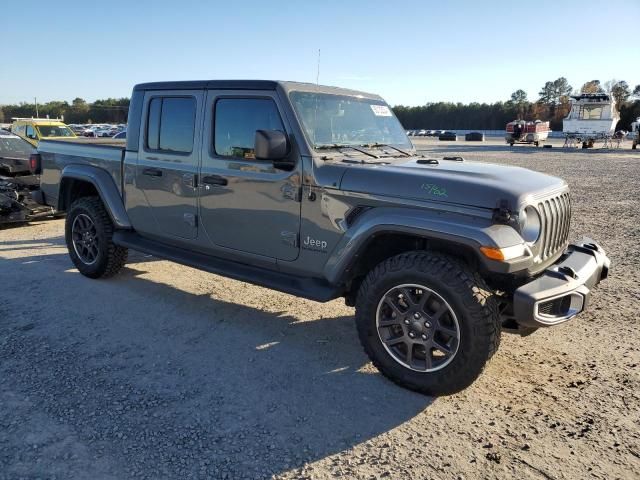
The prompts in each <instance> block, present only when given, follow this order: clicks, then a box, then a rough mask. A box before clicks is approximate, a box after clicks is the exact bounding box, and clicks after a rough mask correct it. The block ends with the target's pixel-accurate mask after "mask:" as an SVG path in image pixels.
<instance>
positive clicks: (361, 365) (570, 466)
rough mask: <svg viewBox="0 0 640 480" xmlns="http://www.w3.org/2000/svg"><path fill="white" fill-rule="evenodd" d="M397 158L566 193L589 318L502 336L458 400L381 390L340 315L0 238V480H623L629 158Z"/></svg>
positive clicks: (638, 206) (17, 237)
mask: <svg viewBox="0 0 640 480" xmlns="http://www.w3.org/2000/svg"><path fill="white" fill-rule="evenodd" d="M552 143H554V144H555V145H556V146H555V148H553V149H541V148H534V147H529V146H516V147H514V148H512V149H510V148H509V147H507V146H506V145H504V144H502V143H501V142H499V141H498V140H494V141H489V142H486V143H483V144H467V143H465V142H457V143H454V144H450V143H447V144H444V143H439V142H438V141H437V140H431V139H428V140H422V139H420V140H416V144H417V145H418V146H419V148H422V149H425V150H426V151H428V152H429V153H430V154H432V155H433V156H443V155H447V154H448V155H451V154H462V155H463V156H464V157H465V158H467V159H473V160H483V161H484V160H487V161H492V162H499V163H508V164H512V165H519V166H523V167H527V168H531V169H534V170H540V171H543V172H547V173H550V174H553V175H558V176H561V177H563V178H565V179H567V181H568V182H569V183H570V185H571V188H572V192H573V194H572V195H573V207H574V209H573V212H574V217H573V223H572V236H573V237H578V236H580V235H582V234H590V235H591V236H593V238H594V239H597V240H598V241H599V242H600V243H601V244H602V245H603V246H604V247H605V249H606V250H607V252H608V253H609V254H610V257H611V259H612V265H613V267H612V272H611V276H610V278H609V279H608V280H607V281H606V282H604V283H602V284H601V285H600V287H599V288H598V290H597V292H596V294H595V296H594V297H593V302H592V305H591V308H590V309H589V311H588V312H587V313H585V314H583V315H582V316H580V317H578V318H577V319H575V320H574V321H572V322H569V323H568V324H564V325H562V326H559V327H556V328H553V329H549V330H545V331H538V332H536V333H535V334H533V335H532V336H530V337H527V338H519V337H515V336H511V335H504V336H503V341H502V345H501V348H500V351H499V352H498V354H497V355H496V356H495V357H494V359H493V360H492V361H491V362H490V363H489V365H488V367H487V369H486V370H485V372H484V374H483V375H482V376H481V378H480V379H479V380H478V381H477V382H476V383H475V384H474V385H473V386H472V387H470V388H469V389H467V390H466V391H464V392H462V393H460V394H458V395H455V396H452V397H446V398H439V399H432V398H428V397H424V396H421V395H418V394H415V393H412V392H409V391H406V390H403V389H401V388H399V387H396V386H395V385H393V384H392V383H391V382H389V381H387V380H386V379H384V378H383V377H382V376H381V375H380V374H378V373H377V372H376V371H375V370H374V369H373V368H372V367H371V365H370V364H369V363H368V360H367V358H366V356H365V355H364V353H363V352H362V350H361V348H360V345H359V343H358V340H357V336H356V332H355V326H354V323H353V320H352V315H353V310H352V309H350V308H347V307H345V306H344V304H343V303H342V302H340V301H334V302H331V303H328V304H318V303H314V302H310V301H306V300H300V299H297V298H294V297H291V296H288V295H284V294H280V293H276V292H273V291H269V290H266V289H262V288H258V287H253V286H249V285H246V284H243V283H240V282H236V281H233V280H228V279H224V278H221V277H217V276H214V275H210V274H206V273H203V272H199V271H197V270H193V269H191V268H187V267H183V266H180V265H176V264H173V263H169V262H166V261H159V260H157V259H154V258H152V257H146V256H144V255H141V254H138V253H133V252H132V253H131V262H130V263H129V265H128V268H126V269H125V271H124V272H123V273H122V274H121V275H120V276H117V277H116V278H114V279H110V280H104V281H102V280H99V281H93V280H89V279H87V278H84V277H82V276H81V275H80V274H78V273H77V271H76V270H75V269H74V268H73V266H72V264H71V261H70V260H69V258H68V256H67V254H66V248H65V246H64V242H63V220H55V221H48V222H42V223H36V224H32V225H29V226H26V227H20V228H18V227H12V228H5V229H3V230H0V285H1V286H2V288H1V289H0V378H1V382H2V383H1V387H0V479H17V478H59V479H75V478H78V479H86V478H91V479H125V478H149V479H159V478H181V479H184V478H270V477H272V476H275V477H278V478H320V479H325V478H334V477H337V476H343V477H346V478H363V479H368V478H394V479H395V478H397V479H413V478H415V479H424V478H438V479H448V478H453V479H457V478H466V479H470V478H505V477H515V478H519V479H529V478H531V479H540V478H543V479H556V478H558V479H560V478H567V479H577V478H601V479H605V478H606V479H611V478H640V375H639V373H638V372H639V364H640V333H639V330H638V321H637V315H638V311H639V307H640V287H639V283H638V278H640V246H639V245H640V213H639V212H640V200H639V196H638V194H639V191H640V155H639V154H637V153H635V152H632V151H631V150H630V147H629V145H628V144H627V145H626V147H625V148H626V149H625V150H619V151H600V150H593V151H582V150H571V151H568V150H564V149H561V148H558V142H557V141H554V142H552Z"/></svg>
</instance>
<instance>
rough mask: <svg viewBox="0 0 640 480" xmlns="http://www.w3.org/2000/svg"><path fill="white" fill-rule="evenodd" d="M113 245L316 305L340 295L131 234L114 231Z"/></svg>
mask: <svg viewBox="0 0 640 480" xmlns="http://www.w3.org/2000/svg"><path fill="white" fill-rule="evenodd" d="M113 243H115V244H116V245H120V246H121V247H127V248H131V249H133V250H137V251H139V252H143V253H146V254H149V255H153V256H154V257H159V258H164V259H167V260H171V261H172V262H176V263H180V264H182V265H186V266H188V267H193V268H197V269H199V270H204V271H205V272H209V273H215V274H217V275H222V276H223V277H229V278H233V279H235V280H240V281H241V282H247V283H251V284H254V285H259V286H261V287H267V288H271V289H273V290H278V291H280V292H284V293H289V294H291V295H295V296H297V297H303V298H307V299H309V300H315V301H316V302H328V301H329V300H333V299H335V298H338V297H339V296H340V292H339V291H338V289H336V288H334V287H332V286H330V285H329V284H328V283H327V282H323V281H322V280H318V279H314V278H309V277H296V276H292V275H288V274H284V273H281V272H275V271H272V270H267V269H265V268H260V267H254V266H251V265H246V264H244V263H238V262H233V261H231V260H225V259H222V258H218V257H212V256H209V255H204V254H202V253H199V252H190V251H185V250H183V249H180V248H176V247H173V246H171V245H166V244H163V243H159V242H156V241H153V240H149V239H147V238H144V237H141V236H140V235H138V234H137V233H135V232H131V231H126V230H116V231H115V232H114V233H113Z"/></svg>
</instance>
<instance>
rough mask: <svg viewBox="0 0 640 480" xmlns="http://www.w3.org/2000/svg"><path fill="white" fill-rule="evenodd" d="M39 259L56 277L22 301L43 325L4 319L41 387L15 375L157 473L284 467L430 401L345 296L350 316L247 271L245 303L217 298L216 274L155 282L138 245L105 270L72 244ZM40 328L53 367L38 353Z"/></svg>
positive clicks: (86, 433) (36, 267) (246, 473)
mask: <svg viewBox="0 0 640 480" xmlns="http://www.w3.org/2000/svg"><path fill="white" fill-rule="evenodd" d="M33 258H34V259H36V260H38V259H47V260H49V261H47V262H36V263H33V264H30V265H28V266H26V267H28V268H31V269H32V271H33V276H34V278H39V277H43V278H48V280H47V285H49V288H47V289H46V290H44V289H43V290H44V291H43V293H42V296H43V298H42V299H41V302H39V303H40V308H38V307H37V306H31V307H26V308H27V310H26V311H25V312H24V313H23V314H22V318H24V316H25V315H27V316H29V318H30V322H31V323H32V324H33V327H30V328H29V329H26V330H25V329H23V328H21V327H20V325H12V321H11V320H10V316H8V317H7V318H6V319H5V320H2V321H0V332H5V331H7V330H8V331H10V332H11V333H10V335H9V336H10V337H12V338H11V342H13V343H14V344H15V345H16V346H15V347H14V348H13V349H12V357H13V358H12V359H13V360H14V361H16V362H18V364H19V365H21V366H22V367H21V368H26V369H27V370H28V371H27V372H25V373H24V374H21V375H20V377H21V378H24V379H31V381H34V379H35V382H34V384H35V385H36V386H37V387H34V385H30V384H24V383H23V384H19V385H16V386H15V388H16V389H17V390H22V391H29V392H31V393H30V399H31V401H32V402H35V403H36V404H39V405H36V406H37V407H39V409H40V411H44V410H47V408H48V404H47V400H46V398H49V399H51V398H55V399H56V400H55V401H56V407H55V411H58V410H59V411H65V412H68V411H73V412H75V413H74V414H73V415H71V416H65V422H66V423H67V424H68V426H70V427H71V428H72V429H73V430H74V431H75V432H76V434H77V436H78V438H79V440H80V441H81V442H82V443H83V444H84V445H85V446H86V447H87V448H89V449H91V448H92V445H93V444H94V443H93V442H94V441H96V440H97V441H99V443H100V445H101V447H100V448H101V451H102V452H103V453H98V452H95V454H96V455H99V456H101V458H103V459H107V460H108V461H109V463H113V464H114V465H133V464H138V463H141V464H144V463H145V462H144V461H145V459H149V458H157V459H158V462H157V471H154V472H147V473H148V475H149V476H150V477H155V478H158V477H166V476H178V477H183V478H184V477H185V476H190V475H194V476H199V475H202V476H209V477H215V478H220V477H221V476H223V474H224V473H228V474H230V477H231V478H235V477H242V478H259V477H261V476H269V475H272V474H280V473H284V472H287V471H291V470H295V469H298V468H302V467H304V465H305V464H307V463H309V462H314V461H317V460H320V459H323V458H326V457H327V456H330V455H333V454H338V453H340V452H343V451H345V450H348V449H351V448H353V447H356V446H357V445H360V444H362V443H364V442H367V441H370V440H374V439H375V438H376V437H378V436H379V435H381V434H383V433H385V432H388V431H389V430H392V429H395V428H398V427H401V426H402V425H403V423H405V422H406V421H408V420H410V419H412V418H413V417H415V416H416V415H420V414H424V413H422V412H423V411H424V410H425V409H426V408H427V407H428V406H429V405H430V404H431V403H432V402H433V399H432V398H429V397H425V396H422V395H419V394H415V393H413V392H410V391H407V390H404V389H401V388H399V387H397V386H395V385H394V384H392V383H391V382H389V381H387V380H386V379H384V378H383V377H382V375H380V374H379V373H377V372H376V371H375V370H374V369H373V367H372V366H371V365H370V364H369V361H368V359H367V357H366V356H365V354H364V353H363V352H362V349H361V347H360V345H359V342H358V339H357V334H356V329H355V325H354V322H353V318H352V317H351V315H350V314H348V312H349V310H348V309H346V308H345V307H344V306H341V305H340V304H339V303H336V308H335V310H337V311H338V312H342V314H341V315H337V316H334V317H331V318H323V317H322V316H321V314H316V313H314V311H317V308H316V307H317V306H318V305H319V304H315V303H313V302H306V301H302V300H298V299H295V298H294V297H285V298H284V300H283V298H282V295H280V294H277V293H274V292H271V291H268V290H265V289H261V288H257V287H253V286H249V285H244V284H240V283H239V282H233V283H234V285H232V287H231V288H232V291H233V292H239V294H238V298H237V302H235V301H234V302H231V301H225V300H221V299H217V298H215V287H216V282H215V281H214V282H209V283H210V284H211V285H213V288H212V290H213V294H211V293H206V294H195V293H191V291H189V290H190V288H189V283H187V284H185V283H184V280H183V279H181V281H180V283H179V284H180V285H181V286H180V287H177V286H172V285H167V284H164V283H159V282H156V281H154V276H155V275H154V272H153V269H152V270H151V271H149V269H148V268H145V267H147V263H146V260H145V259H144V258H143V257H137V256H135V255H134V256H133V258H134V260H133V263H131V264H129V267H128V268H127V269H125V271H124V272H122V274H121V275H119V276H117V277H116V278H114V279H111V280H101V281H92V280H89V279H87V278H84V277H82V276H81V275H79V274H78V273H77V271H76V270H75V269H73V268H72V266H71V263H70V261H69V259H68V257H67V256H66V255H62V254H55V255H44V256H41V257H33ZM22 260H24V259H19V260H9V261H8V262H7V263H12V262H16V263H17V262H21V261H22ZM15 267H18V266H17V265H15ZM8 270H11V266H9V268H8V269H0V281H2V280H3V276H5V275H7V271H8ZM179 275H180V276H182V275H184V270H182V269H181V271H180V273H179ZM177 278H178V276H176V279H177ZM211 278H213V279H216V278H219V277H214V276H212V277H211ZM197 281H198V282H202V281H203V280H202V277H200V275H198V279H197ZM225 282H226V281H225ZM229 282H230V281H229ZM176 283H178V282H177V281H176V282H172V284H174V285H175V284H176ZM185 285H186V286H185ZM289 299H291V301H289ZM227 300H228V298H227ZM281 305H285V306H288V305H294V306H293V307H290V308H287V310H286V311H283V310H282V309H281V308H280V309H278V308H275V306H281ZM43 306H44V308H43ZM54 306H55V308H54ZM20 308H22V309H23V311H24V308H25V307H20ZM29 309H31V311H30V310H29ZM345 311H346V312H347V314H344V312H345ZM298 312H301V313H300V314H299V313H298ZM323 312H327V310H326V309H324V310H323ZM43 339H44V340H45V343H46V344H47V349H48V350H47V351H48V352H49V354H51V355H53V356H54V358H53V359H52V360H53V361H52V362H51V365H52V367H51V369H43V368H41V367H40V366H38V364H37V363H36V362H33V361H32V360H33V358H42V353H43V352H41V351H39V348H42V347H41V345H42V344H43V341H42V340H43ZM18 344H19V347H20V348H17V347H18ZM0 350H1V348H0ZM0 353H2V352H0ZM60 378H65V379H69V380H66V381H65V382H64V383H63V382H59V381H58V379H60ZM69 382H71V383H72V385H70V384H69ZM34 388H36V390H35V391H34ZM49 401H50V400H49ZM54 415H55V414H54ZM387 448H389V446H387ZM390 448H393V447H390ZM167 451H168V452H169V454H163V455H158V453H157V452H167ZM45 464H46V459H45ZM203 472H204V473H205V474H206V475H203ZM123 473H125V474H126V472H123ZM298 473H299V472H298ZM114 475H116V476H117V474H115V473H114Z"/></svg>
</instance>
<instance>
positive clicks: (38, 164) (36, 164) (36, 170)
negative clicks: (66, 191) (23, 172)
mask: <svg viewBox="0 0 640 480" xmlns="http://www.w3.org/2000/svg"><path fill="white" fill-rule="evenodd" d="M29 170H31V173H32V174H34V175H40V174H41V173H42V159H41V158H40V154H39V153H32V154H31V155H30V156H29Z"/></svg>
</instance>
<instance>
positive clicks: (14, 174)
mask: <svg viewBox="0 0 640 480" xmlns="http://www.w3.org/2000/svg"><path fill="white" fill-rule="evenodd" d="M35 153H36V150H35V148H34V147H33V145H31V143H29V142H27V141H26V140H24V139H23V138H21V137H19V136H17V135H14V134H12V133H10V132H8V131H6V130H4V129H0V225H3V224H6V223H15V222H25V221H28V220H30V219H34V218H36V217H38V216H48V215H51V214H52V213H53V211H52V209H51V208H49V207H45V206H42V205H38V204H37V203H36V202H35V201H34V200H33V199H32V198H31V194H32V193H33V192H35V191H36V190H37V189H38V188H39V187H40V178H39V176H38V175H35V174H34V173H33V172H32V171H31V165H30V158H31V157H32V155H34V154H35Z"/></svg>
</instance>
